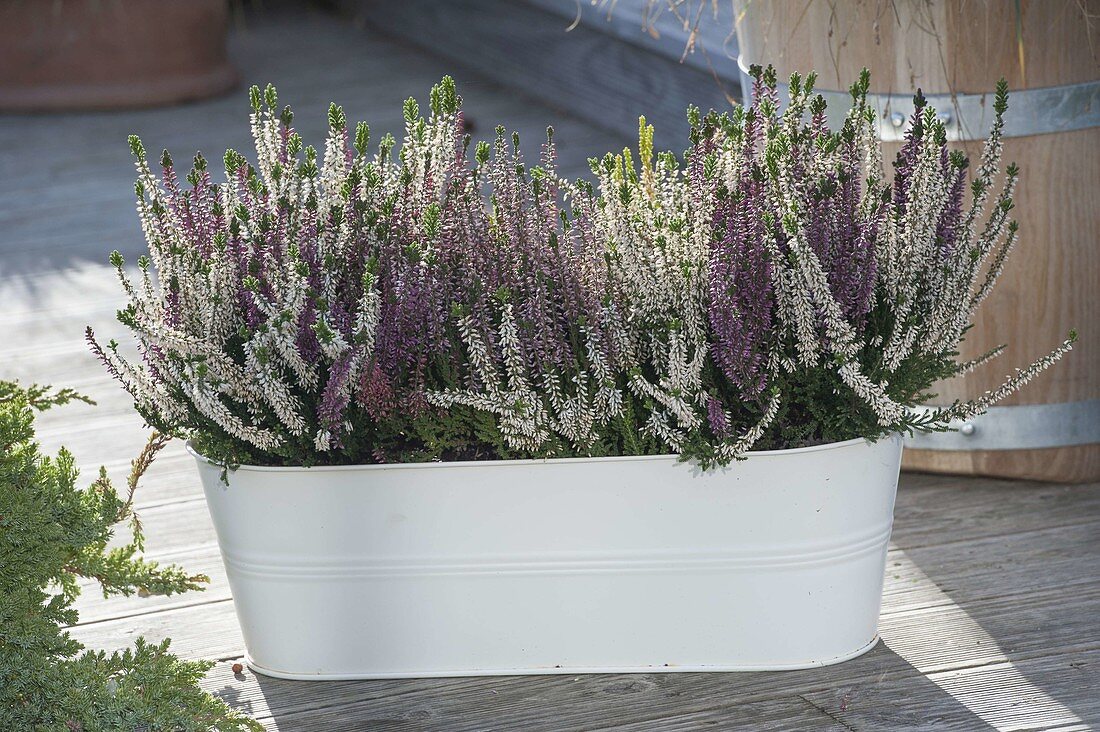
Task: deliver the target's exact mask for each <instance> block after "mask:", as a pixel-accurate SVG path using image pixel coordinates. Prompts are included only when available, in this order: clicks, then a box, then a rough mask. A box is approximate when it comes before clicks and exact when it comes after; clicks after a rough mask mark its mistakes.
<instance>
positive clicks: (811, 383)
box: [88, 69, 1074, 465]
mask: <svg viewBox="0 0 1100 732" xmlns="http://www.w3.org/2000/svg"><path fill="white" fill-rule="evenodd" d="M755 75H756V83H755V89H754V103H753V104H752V106H750V107H749V108H736V109H734V110H733V111H732V112H728V113H724V114H717V113H714V112H711V113H709V114H707V115H702V114H700V113H699V112H698V111H697V110H691V111H690V112H689V117H690V121H691V129H692V132H691V140H690V147H689V149H688V150H687V151H686V153H685V154H684V155H683V157H682V159H680V158H678V157H677V156H676V155H673V154H671V153H667V152H660V153H659V152H656V151H654V149H653V130H652V128H651V127H649V126H648V125H646V124H645V121H644V119H643V120H642V121H641V124H640V135H639V137H640V140H639V149H638V152H637V159H635V155H634V154H633V153H632V152H630V151H624V152H623V153H621V154H619V155H611V154H609V155H607V156H605V157H603V158H602V159H598V160H593V161H592V163H593V165H592V168H593V173H594V176H595V181H594V184H593V183H590V182H588V181H585V180H578V181H567V180H564V179H562V178H561V177H560V176H559V175H558V174H557V172H556V169H555V148H554V140H553V135H552V131H551V132H548V135H547V140H546V143H545V144H544V145H543V146H542V149H541V153H540V155H539V158H538V162H537V164H536V165H533V166H527V165H526V164H525V162H524V159H523V156H522V154H521V152H520V146H519V140H518V138H517V137H515V136H514V135H513V136H509V135H507V134H506V133H505V131H504V130H503V129H498V130H497V133H496V136H495V138H494V139H493V141H492V142H479V143H477V144H476V145H472V144H471V139H470V137H469V136H468V135H465V134H464V132H463V129H464V125H463V121H462V110H461V101H460V99H459V97H458V95H457V92H456V90H455V87H454V83H453V81H451V80H450V79H449V78H447V79H444V80H443V82H442V83H441V84H440V85H438V86H437V87H435V88H433V90H432V93H431V104H430V113H429V114H428V115H427V116H426V117H425V116H421V114H420V108H419V105H418V104H417V103H416V102H415V101H414V100H411V99H410V100H408V101H407V102H406V104H405V130H404V136H403V140H402V143H401V145H400V147H399V148H398V147H397V145H396V141H395V140H394V139H393V138H392V137H390V136H386V137H384V138H383V139H382V141H381V143H380V145H379V146H378V147H377V149H376V150H375V151H374V152H371V151H370V150H369V149H368V143H369V130H368V129H367V128H366V126H365V125H363V124H360V125H358V126H356V127H355V129H354V130H352V129H350V128H349V126H348V123H347V120H346V118H345V115H344V113H343V112H342V110H340V109H339V108H338V107H336V106H332V107H331V108H330V110H329V134H328V138H327V140H326V143H325V146H324V150H323V153H318V151H316V150H315V149H313V148H312V147H307V146H305V144H304V142H303V141H302V140H301V138H300V137H299V135H298V134H297V133H296V132H295V131H294V129H293V127H292V123H293V114H292V113H291V111H290V109H289V108H283V109H282V110H279V108H278V106H277V102H278V98H277V94H276V92H275V90H274V88H272V87H268V88H267V89H266V90H265V91H263V92H261V91H260V90H259V89H258V88H253V90H252V92H251V103H252V110H253V112H252V131H253V136H254V138H255V141H256V164H255V165H252V164H249V163H248V162H247V161H246V159H245V158H244V156H242V155H241V154H239V153H237V152H235V151H228V152H227V153H226V155H225V158H224V162H225V168H226V179H225V181H224V182H221V183H215V182H213V180H212V178H211V175H210V173H209V171H208V169H207V163H206V161H205V159H204V158H202V156H201V155H200V156H197V157H196V158H195V162H194V166H193V168H192V170H191V171H190V173H189V174H188V175H187V176H186V180H187V184H188V185H186V186H184V185H183V184H182V183H181V182H180V180H179V179H178V174H177V172H176V170H175V167H174V164H173V162H172V159H171V157H170V156H169V155H168V153H164V155H162V157H161V161H160V163H161V166H160V167H161V174H160V176H159V177H158V176H157V175H155V174H154V173H153V171H152V169H151V167H150V163H149V161H148V158H147V156H146V153H145V150H144V147H143V145H142V144H141V142H140V141H139V140H137V138H131V147H132V149H133V152H134V154H135V156H136V161H137V170H138V181H137V185H136V189H135V190H136V193H137V199H138V212H139V216H140V218H141V221H142V225H143V228H144V230H145V235H146V238H147V240H148V243H149V255H148V256H145V257H142V258H141V259H139V260H138V262H137V264H138V274H137V278H136V281H135V280H134V279H132V277H131V275H130V273H129V272H128V271H127V270H126V268H125V266H124V262H123V261H122V258H121V256H119V255H118V254H117V253H116V254H114V255H112V262H113V263H114V265H115V267H116V268H117V270H118V274H119V278H120V280H121V281H122V284H123V287H124V288H125V290H126V292H127V295H128V296H129V299H130V304H129V305H128V306H127V308H125V309H124V310H123V311H122V312H120V314H119V318H120V320H121V321H122V322H123V323H124V324H125V325H126V326H128V327H129V328H130V329H131V330H132V331H134V333H135V334H136V336H137V341H138V349H139V356H140V359H141V362H140V363H135V362H133V361H131V360H129V359H127V358H125V357H124V356H123V355H122V354H121V353H120V351H119V348H118V344H117V343H115V342H114V341H111V342H110V343H108V344H107V345H106V346H105V347H102V346H100V345H99V344H98V342H97V341H96V340H95V337H94V335H93V334H92V333H91V332H90V331H89V332H88V340H89V342H90V343H91V345H92V348H93V349H94V350H95V351H96V353H97V354H98V355H99V356H100V358H101V359H103V361H104V362H105V363H106V365H107V367H108V369H109V370H110V371H111V372H112V373H113V374H114V375H115V376H116V377H117V378H118V379H119V380H120V381H121V382H122V383H123V385H124V386H125V387H126V389H127V390H128V391H129V392H130V393H131V394H132V395H133V396H134V399H135V403H136V406H137V408H138V410H139V411H140V412H141V414H142V415H143V416H144V417H145V418H146V420H147V421H149V423H150V424H152V425H153V426H155V427H156V428H157V429H159V430H161V431H163V432H165V433H168V434H173V435H178V436H181V437H188V438H191V439H193V440H194V441H195V444H196V446H197V447H198V449H199V450H200V451H201V452H203V453H204V454H206V455H208V456H210V457H212V458H214V459H215V460H217V461H219V462H222V463H224V464H226V465H232V464H234V463H239V462H246V461H247V462H252V463H259V464H305V465H309V464H317V463H362V462H392V461H417V460H438V459H445V460H447V459H449V460H454V459H492V458H504V457H552V456H559V457H567V456H575V455H614V454H653V453H666V452H677V453H681V454H682V455H684V456H687V457H692V458H696V459H698V460H700V461H701V462H702V463H703V464H705V465H711V464H713V463H722V464H724V463H727V462H728V461H730V460H732V459H734V458H736V457H740V456H742V455H743V454H744V453H745V452H746V451H747V450H749V449H750V448H752V447H754V446H756V447H770V448H784V447H797V446H803V445H810V444H819V443H823V442H830V441H837V440H844V439H849V438H854V437H866V438H872V439H873V438H877V437H880V436H882V435H884V434H888V433H891V432H898V431H909V430H913V429H932V430H942V429H946V428H947V425H948V424H949V422H950V421H951V420H952V419H956V418H960V417H965V416H969V415H972V414H976V413H979V412H981V411H983V410H984V409H986V408H987V407H988V406H989V405H990V404H992V403H993V402H995V401H996V400H998V399H1000V398H1002V397H1003V396H1005V395H1006V394H1007V393H1010V392H1011V391H1013V390H1015V389H1017V388H1019V387H1020V386H1022V385H1023V384H1024V383H1026V382H1027V381H1028V380H1029V379H1030V378H1032V377H1033V376H1034V375H1035V374H1037V373H1038V372H1039V371H1041V370H1042V369H1044V368H1046V367H1048V366H1050V365H1051V364H1052V363H1053V362H1054V361H1056V360H1057V359H1058V358H1059V357H1060V356H1061V355H1062V354H1063V353H1064V352H1065V351H1066V350H1069V348H1070V347H1071V344H1072V341H1073V338H1074V336H1073V335H1072V334H1071V336H1070V338H1069V339H1068V340H1067V341H1065V342H1064V343H1063V344H1062V345H1061V346H1059V347H1058V348H1056V349H1055V350H1054V351H1053V352H1052V353H1051V354H1050V355H1049V356H1047V357H1046V358H1043V359H1040V360H1039V361H1036V362H1035V363H1034V364H1032V365H1031V366H1029V367H1028V368H1026V369H1024V370H1022V371H1018V372H1017V373H1016V374H1015V375H1014V376H1012V377H1011V378H1009V379H1008V380H1007V381H1006V382H1005V384H1004V386H1003V387H1001V388H1000V389H998V390H996V391H994V392H992V393H990V394H987V395H985V396H984V397H982V398H980V399H978V400H975V401H973V402H967V403H958V404H954V405H951V406H949V407H945V408H941V409H935V410H931V411H927V412H917V411H915V410H913V409H912V407H914V406H916V405H918V404H920V403H922V402H923V401H926V400H927V399H928V398H930V397H931V396H932V395H931V394H930V392H929V388H930V387H931V385H932V384H933V383H934V382H935V381H936V380H938V379H942V378H947V377H951V376H954V375H958V374H961V373H964V372H966V371H968V370H970V369H972V368H975V367H977V366H980V365H981V364H982V363H984V362H985V361H986V360H988V359H989V358H993V357H995V356H996V355H998V353H999V351H994V352H992V353H990V354H988V356H987V357H986V358H983V359H979V360H978V361H976V362H972V363H959V362H958V361H956V360H955V359H956V356H957V347H958V343H959V342H960V340H961V339H962V338H963V337H964V335H965V332H966V329H967V328H968V327H969V323H970V322H971V318H972V315H973V312H974V308H976V307H977V306H978V305H979V304H980V303H981V302H982V300H983V299H984V298H985V296H986V295H987V294H988V292H989V290H990V288H991V287H992V286H993V285H994V283H995V282H996V279H997V276H998V275H999V274H1000V271H1001V269H1002V268H1003V265H1004V261H1005V259H1006V257H1007V255H1008V254H1009V252H1010V251H1011V249H1012V247H1013V245H1014V244H1015V240H1016V225H1015V223H1014V222H1012V221H1011V220H1010V218H1009V212H1010V211H1011V209H1012V190H1013V186H1014V183H1015V179H1016V175H1017V171H1016V169H1015V167H1014V166H1009V167H1008V168H1007V170H1006V178H1005V183H1004V184H1003V186H1002V187H1001V188H1000V190H999V191H997V192H994V189H995V186H994V181H995V179H996V177H997V175H998V171H999V164H1000V156H1001V139H1000V136H1001V129H1002V126H1003V114H1004V112H1005V110H1006V107H1007V94H1006V92H1005V88H1004V86H1003V85H1002V86H1001V87H999V89H998V93H997V97H996V104H995V111H996V121H995V123H994V125H993V129H992V131H991V135H990V138H989V140H988V142H987V144H986V146H985V149H984V152H983V156H982V161H981V164H980V165H979V167H978V169H977V170H976V171H975V173H974V176H973V180H972V181H969V183H968V179H967V177H968V175H969V174H970V171H969V163H968V161H967V160H966V158H965V157H964V156H963V155H962V154H961V153H959V152H955V151H951V150H949V149H948V146H947V143H946V134H945V131H944V128H943V125H942V124H941V123H940V122H939V121H938V120H937V119H936V117H935V113H934V111H933V110H931V109H929V108H928V107H927V105H925V104H924V103H923V100H922V99H921V98H920V97H919V96H918V98H917V111H916V113H915V114H914V116H913V119H912V120H911V124H910V128H909V131H908V134H907V138H906V142H905V145H904V147H903V148H902V150H901V152H900V154H899V155H898V159H897V160H896V161H895V171H894V174H893V177H892V178H889V177H887V175H886V174H885V171H884V169H883V164H882V160H881V148H880V145H879V142H878V140H877V137H876V135H875V127H874V118H873V114H874V112H873V110H872V109H870V108H869V107H868V105H867V104H866V93H867V88H868V83H869V80H868V77H867V76H866V74H865V75H864V76H863V78H861V79H860V81H859V82H858V83H857V84H856V85H855V86H854V87H853V90H852V94H853V106H852V109H851V111H850V113H849V114H848V116H847V119H846V121H845V123H844V125H843V127H842V129H840V130H838V131H831V130H829V129H828V128H827V125H826V122H825V119H826V118H825V114H824V112H825V109H824V101H823V100H822V99H821V98H820V97H819V96H818V97H815V96H814V95H813V77H812V76H811V77H808V78H806V79H805V80H803V79H802V78H801V77H799V76H795V77H793V78H792V79H791V95H790V99H789V101H788V102H787V104H786V106H785V108H781V105H780V103H779V99H778V94H777V91H776V83H775V78H774V73H773V72H771V71H763V70H759V69H757V70H756V71H755ZM968 193H969V198H968ZM991 198H992V202H990V199H991Z"/></svg>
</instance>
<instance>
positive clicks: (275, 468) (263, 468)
mask: <svg viewBox="0 0 1100 732" xmlns="http://www.w3.org/2000/svg"><path fill="white" fill-rule="evenodd" d="M891 437H892V436H891V435H887V436H886V437H883V438H880V439H891ZM860 442H864V443H870V444H873V443H874V442H876V441H875V440H869V439H867V438H865V437H855V438H853V439H851V440H844V441H842V442H827V443H825V444H823V445H810V446H809V447H794V448H788V449H784V450H750V451H749V452H748V453H746V457H781V456H784V455H798V454H804V453H808V452H822V451H825V450H839V449H842V448H845V447H851V446H852V445H855V444H858V443H860ZM186 446H187V452H189V453H191V455H192V456H193V457H194V458H195V459H196V460H201V461H202V462H205V463H208V464H210V465H214V466H217V467H223V466H222V465H221V464H220V463H217V462H214V461H213V460H211V459H210V458H208V457H206V456H205V455H203V454H202V453H200V452H199V451H198V450H196V449H195V447H194V445H192V442H191V440H188V441H187V443H186ZM669 459H674V460H679V459H680V456H679V455H676V454H665V455H613V456H608V457H575V458H523V459H514V460H453V461H448V462H444V461H434V462H420V463H362V464H353V465H314V466H304V465H248V464H241V465H238V466H237V467H235V468H233V470H234V471H240V470H246V471H249V472H273V473H274V472H281V473H296V472H297V473H313V472H323V473H331V472H344V471H353V470H354V471H363V470H370V471H374V470H428V469H439V468H450V467H488V466H499V467H507V466H524V465H532V466H533V465H556V464H566V463H574V464H575V463H594V462H600V463H606V462H627V461H653V462H656V461H663V460H669ZM727 469H728V468H727Z"/></svg>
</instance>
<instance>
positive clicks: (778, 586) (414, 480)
mask: <svg viewBox="0 0 1100 732" xmlns="http://www.w3.org/2000/svg"><path fill="white" fill-rule="evenodd" d="M196 458H197V460H198V464H199V469H200V472H201V474H202V479H203V484H204V486H205V490H206V499H207V503H208V505H209V507H210V515H211V517H212V518H213V521H214V526H215V528H216V529H217V533H218V541H219V543H220V545H221V552H222V557H223V559H224V561H225V568H226V572H227V574H228V576H229V583H230V586H231V588H232V591H233V600H234V603H235V605H236V609H237V617H238V618H239V620H240V624H241V629H242V631H243V634H244V640H245V645H246V646H247V650H248V662H249V665H250V666H251V667H252V668H253V669H254V670H256V671H258V672H260V673H263V674H267V675H270V676H280V677H286V678H294V679H342V678H382V677H411V676H447V675H481V674H530V673H583V672H624V671H648V672H653V671H732V670H763V669H792V668H805V667H810V666H819V665H825V664H830V663H836V662H839V661H843V660H845V659H848V658H851V657H853V656H856V655H859V654H860V653H863V652H864V651H867V650H868V649H870V648H871V647H872V646H873V645H874V644H875V642H876V640H877V626H878V614H879V604H880V599H881V595H882V581H883V571H884V563H885V556H886V545H887V541H888V540H889V537H890V526H891V522H892V517H893V506H894V493H895V489H896V486H897V477H898V468H899V463H900V458H901V441H900V439H899V438H897V437H891V438H888V439H884V440H882V441H879V442H877V443H869V442H866V441H864V440H851V441H848V442H843V443H837V444H832V445H822V446H819V447H810V448H804V449H798V450H782V451H771V452H756V453H752V454H751V456H750V457H749V458H748V459H747V460H745V461H742V462H738V463H735V464H733V465H732V466H730V467H729V468H727V469H724V470H718V471H712V472H701V471H700V470H699V469H698V468H697V467H694V466H692V465H689V464H685V463H680V462H677V459H676V458H675V457H671V456H668V457H665V456H661V457H621V458H596V459H564V460H545V461H542V460H512V461H495V462H488V461H487V462H463V463H420V464H404V465H370V466H348V467H323V468H263V467H250V466H242V467H240V468H239V469H237V470H235V471H231V472H230V473H229V485H228V486H226V485H225V484H224V483H223V482H222V481H221V468H220V467H218V466H216V465H213V464H211V463H209V462H207V461H206V460H205V459H203V458H202V457H201V456H198V455H196Z"/></svg>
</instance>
